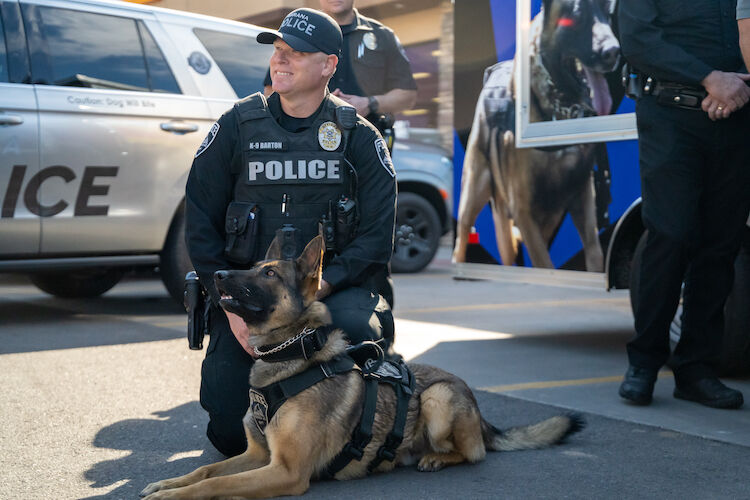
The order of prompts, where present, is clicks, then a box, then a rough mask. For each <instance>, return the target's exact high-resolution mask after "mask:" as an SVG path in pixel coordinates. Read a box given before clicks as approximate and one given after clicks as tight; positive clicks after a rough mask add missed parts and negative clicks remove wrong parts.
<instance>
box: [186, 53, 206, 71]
mask: <svg viewBox="0 0 750 500" xmlns="http://www.w3.org/2000/svg"><path fill="white" fill-rule="evenodd" d="M188 64H189V65H190V67H191V68H193V69H194V70H195V71H196V73H198V74H200V75H205V74H206V73H208V71H209V70H210V69H211V61H209V60H208V57H206V56H205V54H203V53H201V52H198V51H195V52H193V53H192V54H190V56H189V57H188Z"/></svg>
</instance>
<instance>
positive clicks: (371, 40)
mask: <svg viewBox="0 0 750 500" xmlns="http://www.w3.org/2000/svg"><path fill="white" fill-rule="evenodd" d="M362 42H364V44H365V47H367V48H368V49H370V50H375V49H377V48H378V39H377V38H375V33H373V32H372V31H368V32H367V33H365V35H364V36H363V37H362Z"/></svg>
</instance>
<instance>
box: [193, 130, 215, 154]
mask: <svg viewBox="0 0 750 500" xmlns="http://www.w3.org/2000/svg"><path fill="white" fill-rule="evenodd" d="M218 132H219V122H216V123H214V124H213V125H211V130H209V131H208V135H207V136H206V138H205V139H203V142H201V145H200V146H198V151H196V152H195V157H196V158H198V157H199V156H200V155H201V153H202V152H204V151H205V150H207V149H208V147H209V146H210V145H211V143H212V142H214V139H216V134H217V133H218Z"/></svg>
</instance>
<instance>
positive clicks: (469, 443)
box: [142, 237, 583, 500]
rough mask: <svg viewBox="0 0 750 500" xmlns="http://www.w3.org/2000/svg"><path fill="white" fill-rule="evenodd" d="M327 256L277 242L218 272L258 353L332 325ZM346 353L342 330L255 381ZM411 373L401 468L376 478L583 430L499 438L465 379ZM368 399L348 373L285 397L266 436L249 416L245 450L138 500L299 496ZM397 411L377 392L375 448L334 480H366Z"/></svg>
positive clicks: (528, 430) (574, 422)
mask: <svg viewBox="0 0 750 500" xmlns="http://www.w3.org/2000/svg"><path fill="white" fill-rule="evenodd" d="M323 248H324V247H323V240H322V238H321V237H316V238H315V239H314V240H313V241H312V242H311V243H310V244H309V245H308V246H307V248H306V249H305V251H304V252H303V254H302V256H301V257H300V258H299V259H297V261H296V262H293V261H281V260H278V255H279V254H278V253H277V252H278V245H277V243H276V242H275V243H274V244H272V246H271V248H270V249H269V253H268V254H267V256H266V257H267V259H269V260H266V261H264V262H261V263H259V264H258V265H257V266H256V267H254V268H252V269H250V270H248V271H229V272H220V273H222V274H221V275H219V273H217V278H216V280H217V286H219V289H220V291H222V295H223V296H224V298H222V301H221V302H222V306H223V307H225V309H227V310H231V311H232V312H235V313H236V314H239V315H240V316H242V317H243V319H245V321H246V323H248V325H249V326H250V328H251V330H252V331H253V332H254V335H253V336H252V337H251V340H250V342H251V344H252V346H254V347H259V346H264V345H269V344H271V343H276V342H280V341H283V340H286V339H288V338H291V337H293V336H294V335H296V334H297V333H298V332H300V331H301V329H302V328H304V327H318V326H322V325H326V324H329V323H330V313H329V312H328V309H327V308H326V307H325V305H324V304H322V303H321V302H316V301H315V299H314V297H315V291H316V290H317V288H318V284H319V281H320V272H321V262H322V254H323ZM269 299H270V300H269ZM260 304H262V307H259V305H260ZM346 346H347V342H346V340H345V338H344V335H343V332H341V331H340V330H334V332H332V334H331V335H329V339H328V342H327V343H326V345H325V347H324V348H323V349H322V350H320V351H319V352H318V353H316V354H315V356H313V357H312V359H310V360H309V361H304V360H291V361H283V362H274V363H270V362H264V361H262V360H258V361H256V362H255V364H254V366H253V368H252V371H251V374H250V383H251V385H252V386H255V387H263V386H266V385H268V384H271V383H273V382H275V381H278V380H282V379H284V378H287V377H289V376H291V375H293V374H296V373H299V372H301V371H302V370H305V369H306V368H308V367H309V366H310V365H311V364H314V363H318V362H321V361H324V360H328V359H331V358H333V357H334V356H336V355H338V354H340V353H342V352H343V351H344V350H345V348H346ZM410 368H411V370H412V372H413V374H414V375H415V377H416V390H415V394H414V395H413V397H412V398H411V400H410V402H409V409H408V414H407V421H406V426H405V429H404V440H403V443H402V444H401V446H400V447H399V448H398V451H397V457H396V460H395V461H394V462H388V461H385V462H383V463H381V464H380V466H379V467H378V468H377V469H376V470H378V471H386V470H390V469H392V468H393V467H395V466H396V465H399V464H408V463H413V462H417V461H418V468H419V469H420V470H422V471H436V470H439V469H441V468H443V467H445V466H446V465H450V464H457V463H462V462H466V461H468V462H477V461H480V460H482V459H483V458H484V456H485V453H486V450H516V449H528V448H541V447H545V446H550V445H552V444H555V443H558V442H561V441H562V440H563V439H564V438H565V437H566V436H568V435H569V434H571V433H573V432H576V431H578V430H579V429H580V428H581V427H582V425H583V423H582V420H581V419H580V417H578V416H576V415H567V416H557V417H553V418H550V419H548V420H545V421H543V422H541V423H538V424H536V425H533V426H529V427H523V428H517V429H511V430H508V431H505V432H501V431H499V430H497V429H495V428H494V427H493V426H491V425H490V424H488V423H487V422H486V421H485V420H484V419H483V418H482V416H481V415H480V413H479V408H478V407H477V403H476V400H475V399H474V396H473V394H472V393H471V390H470V389H469V387H468V386H467V385H466V383H465V382H463V381H462V380H461V379H459V378H458V377H456V376H455V375H452V374H450V373H447V372H445V371H443V370H441V369H439V368H434V367H431V366H427V365H417V364H414V365H410ZM363 399H364V382H363V379H362V377H361V375H360V374H359V373H358V372H356V371H352V372H348V373H346V374H343V375H337V376H335V377H333V378H329V379H325V380H323V381H321V382H319V383H317V384H315V385H314V386H312V387H310V388H308V389H306V390H304V391H302V392H301V393H299V394H297V395H296V396H293V397H291V398H289V399H288V400H287V401H286V402H285V403H284V404H283V405H282V406H281V407H280V408H279V410H278V411H277V412H276V413H275V414H274V416H273V417H272V418H271V420H270V422H268V425H267V426H266V428H265V434H263V433H261V432H260V431H259V430H258V428H257V426H256V425H255V422H254V420H253V419H252V415H251V412H250V411H249V412H248V414H247V416H246V417H245V420H244V424H245V433H246V436H247V441H248V448H247V451H245V452H244V453H243V454H241V455H239V456H236V457H233V458H230V459H228V460H225V461H223V462H219V463H216V464H213V465H208V466H204V467H200V468H198V469H197V470H195V471H194V472H191V473H190V474H187V475H185V476H182V477H178V478H174V479H166V480H163V481H159V482H156V483H152V484H150V485H149V486H147V487H146V488H145V489H144V490H143V492H142V495H148V497H147V499H148V500H156V499H163V498H179V499H182V498H260V497H273V496H279V495H300V494H302V493H304V492H305V491H306V490H307V489H308V487H309V484H310V480H311V479H313V478H316V477H318V476H319V475H320V474H321V472H323V471H324V470H325V469H326V466H327V465H328V464H329V463H330V462H331V460H332V459H333V458H334V457H335V456H336V455H337V454H338V453H339V451H340V450H341V449H342V448H343V446H344V445H345V443H347V442H348V441H349V439H350V437H351V435H352V431H353V430H354V427H355V426H356V425H357V424H358V422H359V418H360V414H361V412H362V403H363ZM395 407H396V398H395V395H394V391H393V390H392V389H391V388H390V387H389V386H387V385H385V384H381V385H380V387H379V389H378V402H377V408H376V415H375V422H374V424H373V438H372V441H371V442H370V444H369V445H368V446H367V448H366V449H365V454H364V457H363V458H362V460H359V461H356V460H355V461H352V462H351V463H349V465H347V466H346V467H345V468H344V469H342V470H341V471H340V472H339V473H337V474H336V476H335V477H336V479H353V478H358V477H362V476H364V475H366V474H367V464H368V463H369V462H370V461H371V460H372V459H373V458H374V457H375V454H376V452H377V450H378V448H379V447H380V445H381V444H383V442H384V440H385V436H386V434H387V433H388V432H389V431H390V430H391V427H392V426H393V421H394V419H395Z"/></svg>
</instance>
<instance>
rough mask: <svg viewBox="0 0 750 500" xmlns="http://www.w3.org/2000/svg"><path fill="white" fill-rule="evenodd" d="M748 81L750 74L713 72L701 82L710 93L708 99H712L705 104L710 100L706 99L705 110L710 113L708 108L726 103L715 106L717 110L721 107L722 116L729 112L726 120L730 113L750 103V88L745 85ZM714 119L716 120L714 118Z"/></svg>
mask: <svg viewBox="0 0 750 500" xmlns="http://www.w3.org/2000/svg"><path fill="white" fill-rule="evenodd" d="M747 81H750V75H748V74H743V73H727V72H724V71H712V72H711V73H709V74H708V76H707V77H706V78H704V79H703V81H702V82H701V84H702V85H703V87H704V88H705V89H706V91H707V92H708V97H709V98H712V100H711V101H709V102H708V103H706V102H705V101H706V100H707V99H708V98H707V99H704V107H703V110H704V111H706V112H708V107H709V106H710V105H711V104H713V102H714V101H717V102H718V103H724V104H716V105H715V106H716V108H717V109H718V107H719V106H721V108H722V109H721V110H720V111H722V115H723V114H724V113H723V112H725V111H728V113H727V115H726V116H723V117H724V118H726V117H727V116H729V113H732V112H734V111H737V110H738V109H740V108H741V107H743V106H744V105H745V104H747V102H748V101H750V87H748V86H747V84H746V83H745V82H747ZM709 116H710V113H709ZM714 119H716V118H712V120H714Z"/></svg>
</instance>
